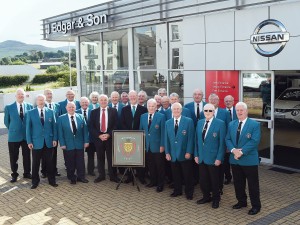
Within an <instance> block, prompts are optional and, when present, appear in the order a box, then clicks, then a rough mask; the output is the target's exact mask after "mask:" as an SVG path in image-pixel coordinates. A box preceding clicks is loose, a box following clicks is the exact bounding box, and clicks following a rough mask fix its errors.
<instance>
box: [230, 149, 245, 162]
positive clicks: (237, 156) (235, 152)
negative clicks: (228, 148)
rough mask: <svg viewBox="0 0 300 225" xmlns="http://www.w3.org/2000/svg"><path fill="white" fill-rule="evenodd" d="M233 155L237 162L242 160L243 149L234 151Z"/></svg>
mask: <svg viewBox="0 0 300 225" xmlns="http://www.w3.org/2000/svg"><path fill="white" fill-rule="evenodd" d="M232 153H233V154H234V158H235V159H236V160H238V159H239V158H241V156H242V155H243V153H242V149H241V148H236V149H234V150H233V151H232Z"/></svg>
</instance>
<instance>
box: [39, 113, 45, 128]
mask: <svg viewBox="0 0 300 225" xmlns="http://www.w3.org/2000/svg"><path fill="white" fill-rule="evenodd" d="M40 118H41V123H42V125H43V126H44V123H45V120H44V112H43V109H41V115H40Z"/></svg>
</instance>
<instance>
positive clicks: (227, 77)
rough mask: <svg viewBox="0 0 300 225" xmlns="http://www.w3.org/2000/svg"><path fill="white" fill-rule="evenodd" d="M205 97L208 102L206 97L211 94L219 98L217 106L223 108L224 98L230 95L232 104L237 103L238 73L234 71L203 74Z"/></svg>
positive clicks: (216, 71)
mask: <svg viewBox="0 0 300 225" xmlns="http://www.w3.org/2000/svg"><path fill="white" fill-rule="evenodd" d="M205 87H206V88H205V95H206V101H207V102H208V96H209V95H210V94H212V93H214V94H216V95H218V96H219V99H220V103H219V106H220V107H221V108H224V107H225V105H224V98H225V96H227V95H232V97H233V98H234V102H235V103H237V102H238V101H239V71H236V70H232V71H231V70H225V71H222V70H215V71H212V70H208V71H206V72H205Z"/></svg>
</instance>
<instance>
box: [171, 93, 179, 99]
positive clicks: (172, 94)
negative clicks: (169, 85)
mask: <svg viewBox="0 0 300 225" xmlns="http://www.w3.org/2000/svg"><path fill="white" fill-rule="evenodd" d="M171 97H177V98H179V95H178V94H177V93H175V92H173V93H171V94H170V98H171Z"/></svg>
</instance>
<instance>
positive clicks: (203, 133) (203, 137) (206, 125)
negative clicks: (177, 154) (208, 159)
mask: <svg viewBox="0 0 300 225" xmlns="http://www.w3.org/2000/svg"><path fill="white" fill-rule="evenodd" d="M208 123H209V120H208V121H206V124H205V126H204V128H203V131H202V141H203V142H204V139H205V134H206V131H207V127H208Z"/></svg>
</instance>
